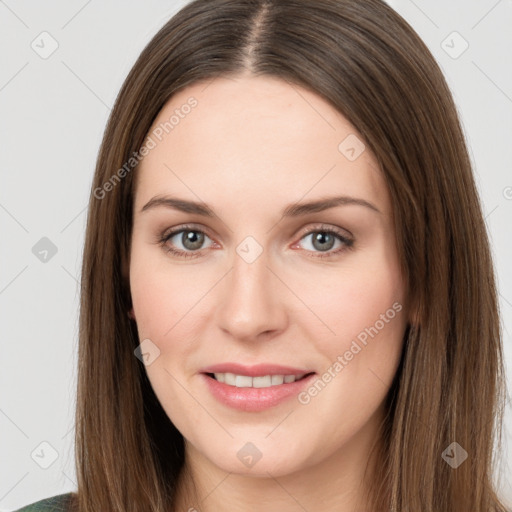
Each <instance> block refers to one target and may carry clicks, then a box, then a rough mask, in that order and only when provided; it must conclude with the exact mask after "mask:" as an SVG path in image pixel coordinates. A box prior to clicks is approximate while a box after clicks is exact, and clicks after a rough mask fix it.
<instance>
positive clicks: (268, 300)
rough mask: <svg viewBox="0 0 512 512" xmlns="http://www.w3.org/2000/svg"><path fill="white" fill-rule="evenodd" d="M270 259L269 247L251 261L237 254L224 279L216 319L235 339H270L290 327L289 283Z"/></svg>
mask: <svg viewBox="0 0 512 512" xmlns="http://www.w3.org/2000/svg"><path fill="white" fill-rule="evenodd" d="M268 263H269V262H268V258H267V257H266V253H265V251H263V253H262V254H261V255H260V256H259V257H258V258H257V259H256V260H255V261H253V262H251V263H249V262H247V261H245V260H244V259H243V258H242V257H240V256H239V255H238V254H235V256H234V260H233V266H232V268H231V270H230V272H229V273H228V274H227V275H226V276H225V278H224V280H223V281H224V283H223V285H222V286H221V288H220V294H219V297H218V299H219V302H218V306H217V308H216V323H217V326H218V327H219V328H220V329H221V330H223V331H224V332H225V333H228V334H229V335H230V336H231V337H232V338H234V339H238V340H241V341H250V340H263V339H269V338H271V337H275V336H277V335H278V334H279V333H281V332H283V330H285V329H286V326H287V322H288V316H287V314H286V305H285V303H284V301H285V300H286V287H285V286H284V285H283V283H282V282H281V281H280V279H278V278H277V277H276V275H275V273H274V272H273V271H272V270H271V269H270V268H269V266H268Z"/></svg>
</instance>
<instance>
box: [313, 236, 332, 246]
mask: <svg viewBox="0 0 512 512" xmlns="http://www.w3.org/2000/svg"><path fill="white" fill-rule="evenodd" d="M325 239H327V240H329V239H330V242H331V243H330V244H329V243H327V245H328V247H326V246H325V245H322V244H325ZM315 242H320V244H321V245H320V246H319V247H317V248H318V249H331V248H332V246H333V242H334V237H333V236H332V235H331V234H330V233H318V234H317V235H316V236H315V237H314V242H313V243H315Z"/></svg>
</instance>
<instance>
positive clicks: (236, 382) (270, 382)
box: [214, 373, 305, 388]
mask: <svg viewBox="0 0 512 512" xmlns="http://www.w3.org/2000/svg"><path fill="white" fill-rule="evenodd" d="M214 375H215V379H216V380H218V381H219V382H224V383H225V384H227V385H228V386H235V387H237V388H269V387H270V386H279V385H280V384H283V383H284V384H289V383H291V382H295V381H296V380H299V379H302V377H304V375H305V373H303V374H302V375H264V376H261V377H249V376H247V375H235V374H234V373H214Z"/></svg>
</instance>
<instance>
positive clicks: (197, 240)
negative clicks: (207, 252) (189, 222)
mask: <svg viewBox="0 0 512 512" xmlns="http://www.w3.org/2000/svg"><path fill="white" fill-rule="evenodd" d="M178 235H179V236H178ZM205 237H206V238H210V237H209V236H208V235H207V234H206V233H205V232H204V231H202V230H200V229H196V228H194V227H193V226H181V227H180V228H178V229H175V230H173V231H171V232H167V233H165V234H164V235H162V236H161V237H160V239H159V243H160V244H161V245H162V247H164V249H165V250H166V251H167V252H170V253H172V254H175V255H176V256H179V257H182V258H195V257H196V256H199V252H198V251H199V250H200V249H201V248H202V245H203V243H204V240H205ZM173 238H176V240H175V241H173V240H172V239H173ZM169 242H171V243H169ZM177 243H178V244H181V246H182V247H183V248H184V249H179V248H178V249H176V245H177Z"/></svg>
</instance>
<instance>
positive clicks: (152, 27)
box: [0, 0, 512, 511]
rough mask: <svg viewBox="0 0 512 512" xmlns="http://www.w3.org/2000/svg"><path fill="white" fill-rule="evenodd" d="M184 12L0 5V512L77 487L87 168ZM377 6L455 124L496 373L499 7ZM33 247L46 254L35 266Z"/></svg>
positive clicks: (511, 309)
mask: <svg viewBox="0 0 512 512" xmlns="http://www.w3.org/2000/svg"><path fill="white" fill-rule="evenodd" d="M184 3H185V2H182V1H167V2H164V1H158V0H151V1H146V2H133V1H132V2H121V1H108V2H100V1H99V0H89V1H79V2H77V1H64V0H59V1H48V2H36V1H34V0H31V1H26V2H15V1H14V0H6V1H2V0H0V52H1V58H2V60H1V62H2V65H1V66H0V109H1V110H0V112H1V124H0V129H1V134H0V136H1V140H2V145H3V146H2V147H3V150H2V160H1V169H2V186H1V188H0V222H1V230H2V231H1V232H2V242H1V243H0V254H1V258H2V260H1V261H2V264H1V266H0V311H1V313H2V317H1V322H2V324H1V325H2V357H1V359H0V361H1V362H0V365H1V366H0V385H1V390H2V393H1V396H0V429H1V437H0V439H1V445H0V461H1V462H0V510H2V511H8V510H13V509H16V508H18V507H21V506H22V505H26V504H28V503H31V502H33V501H36V500H38V499H42V498H44V497H47V496H52V495H55V494H59V493H62V492H69V491H72V490H75V489H76V483H75V472H74V452H73V450H74V442H73V434H74V430H73V420H74V416H73V414H74V406H75V396H74V393H75V387H76V354H77V326H78V299H79V295H78V292H79V279H80V266H81V252H82V247H83V239H84V231H85V220H86V213H85V209H86V206H87V198H88V195H89V190H90V186H91V180H92V175H93V170H94V165H95V160H96V155H97V152H98V148H99V145H100V141H101V137H102V134H103V130H104V128H105V124H106V121H107V118H108V115H109V112H110V108H111V107H112V105H113V103H114V100H115V97H116V95H117V93H118V91H119V88H120V87H121V84H122V82H123V80H124V78H125V77H126V74H127V73H128V71H129V69H130V67H131V66H132V64H133V63H134V61H135V59H136V58H137V56H138V54H139V53H140V51H141V50H142V48H143V47H144V46H145V44H146V43H147V42H148V41H149V40H150V38H151V37H152V36H153V35H154V34H155V33H156V31H157V30H158V29H159V28H160V27H161V26H162V25H163V24H164V23H165V22H166V21H167V20H168V19H169V17H171V16H172V15H173V14H174V13H175V12H176V11H177V10H178V9H179V8H180V7H181V6H182V5H183V4H184ZM390 4H391V5H392V6H393V7H394V8H395V9H396V10H397V11H398V12H399V13H400V14H401V15H402V16H403V17H404V18H405V19H406V20H407V21H408V22H409V23H410V24H411V25H412V26H413V27H414V29H415V30H416V31H417V32H418V33H419V35H420V36H421V37H422V38H423V40H424V41H425V42H426V44H427V45H428V46H429V48H430V49H431V51H432V52H433V54H434V56H435V57H436V59H437V61H438V62H439V64H440V65H441V67H442V69H443V71H444V73H445V76H446V78H447V80H448V82H449V85H450V87H451V88H452V91H453V93H454V97H455V101H456V103H457V106H458V108H459V111H460V115H461V118H462V121H463V125H464V129H465V132H466V136H467V140H468V144H469V148H470V153H471V156H472V159H473V162H474V165H475V172H476V179H477V182H478V186H479V190H480V193H481V197H482V201H483V205H484V211H485V215H486V222H487V225H488V228H489V231H490V235H491V240H492V244H493V253H494V258H495V263H496V270H497V275H498V282H499V290H500V306H501V309H502V319H503V320H502V323H503V328H504V345H505V354H506V362H507V368H508V370H507V372H508V373H507V375H508V376H510V368H511V366H512V350H511V348H510V342H511V337H510V332H511V326H512V323H511V321H512V272H511V270H510V262H511V261H512V243H511V230H510V225H511V223H510V220H511V219H512V173H511V163H512V149H511V148H512V122H511V121H512V67H511V60H510V52H511V49H512V36H511V31H510V27H511V26H512V1H511V0H499V1H496V0H478V1H476V0H472V1H470V2H466V1H463V0H457V1H452V2H450V3H447V2H445V1H442V0H435V1H426V0H416V1H412V0H390ZM43 32H47V34H42V35H41V33H43ZM454 32H456V33H455V34H454ZM52 45H53V46H56V45H58V47H57V48H56V49H55V51H54V52H53V53H52V54H51V55H46V54H45V52H46V53H49V52H50V51H51V50H52V49H53V47H52ZM466 46H467V48H466ZM43 237H46V238H48V239H49V240H50V241H51V244H49V242H48V241H42V242H41V239H42V238H43ZM36 244H39V245H36ZM41 244H42V245H41ZM44 244H46V245H44ZM52 244H53V245H52ZM34 246H35V247H36V249H33V248H34ZM43 246H44V247H46V248H47V249H48V247H50V246H51V247H54V248H53V252H55V251H56V252H55V254H53V253H52V249H51V248H50V249H49V252H48V254H47V255H46V262H44V261H41V259H40V258H41V257H42V256H39V257H38V256H37V254H38V251H39V250H41V247H43ZM510 380H511V379H510V377H508V383H509V386H510ZM476 414H478V411H475V415H476ZM511 416H512V415H511V414H510V404H509V406H508V407H507V416H506V424H505V430H504V434H505V439H504V441H505V450H504V452H503V453H502V454H500V455H502V459H501V466H500V467H499V469H500V474H501V477H500V479H499V480H498V485H499V488H500V491H501V493H502V494H503V496H504V497H506V500H507V502H508V504H509V505H512V485H511V483H510V480H512V479H511V478H510V474H511V471H510V470H511V466H512V464H511V461H512V443H511V442H510V440H511V438H512V418H511ZM41 443H43V444H41ZM469 456H471V454H469ZM45 466H48V467H47V468H46V469H45V468H44V467H45ZM497 476H498V475H497Z"/></svg>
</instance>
